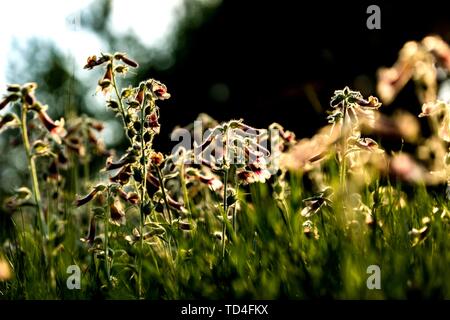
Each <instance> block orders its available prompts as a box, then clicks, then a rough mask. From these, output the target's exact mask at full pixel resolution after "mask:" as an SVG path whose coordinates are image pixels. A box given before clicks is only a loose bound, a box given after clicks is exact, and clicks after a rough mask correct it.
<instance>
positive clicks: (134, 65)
mask: <svg viewBox="0 0 450 320" xmlns="http://www.w3.org/2000/svg"><path fill="white" fill-rule="evenodd" d="M114 59H116V60H121V61H122V62H123V63H125V64H127V65H129V66H130V67H132V68H137V67H139V64H138V63H137V62H136V61H134V60H132V59H130V58H128V57H127V55H126V54H125V53H121V52H116V53H115V54H114Z"/></svg>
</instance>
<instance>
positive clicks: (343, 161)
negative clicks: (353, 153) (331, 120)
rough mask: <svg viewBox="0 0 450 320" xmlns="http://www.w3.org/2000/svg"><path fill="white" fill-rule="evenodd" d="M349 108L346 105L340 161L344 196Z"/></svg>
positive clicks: (345, 190)
mask: <svg viewBox="0 0 450 320" xmlns="http://www.w3.org/2000/svg"><path fill="white" fill-rule="evenodd" d="M347 112H348V111H347V106H345V105H344V117H343V119H342V127H341V139H342V145H341V159H340V172H339V182H340V184H341V187H342V190H343V191H344V194H345V193H346V192H347V184H346V182H347V179H346V170H347V169H346V162H347V159H346V156H347V155H346V154H347V139H348V137H347V132H346V130H347V128H346V126H347V123H346V118H347Z"/></svg>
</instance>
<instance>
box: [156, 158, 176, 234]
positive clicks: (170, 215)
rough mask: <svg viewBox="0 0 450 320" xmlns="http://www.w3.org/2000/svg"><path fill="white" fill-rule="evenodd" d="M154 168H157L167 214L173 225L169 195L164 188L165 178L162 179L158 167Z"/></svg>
mask: <svg viewBox="0 0 450 320" xmlns="http://www.w3.org/2000/svg"><path fill="white" fill-rule="evenodd" d="M154 167H155V169H156V173H157V175H158V180H159V184H160V186H161V192H162V195H163V199H164V204H165V205H166V209H167V214H168V217H169V222H170V224H171V225H172V213H171V212H170V207H169V201H167V194H166V190H165V188H164V181H163V178H162V174H161V169H160V168H159V167H158V166H157V165H154Z"/></svg>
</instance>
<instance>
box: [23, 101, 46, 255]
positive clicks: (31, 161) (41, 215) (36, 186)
mask: <svg viewBox="0 0 450 320" xmlns="http://www.w3.org/2000/svg"><path fill="white" fill-rule="evenodd" d="M21 115H22V119H21V131H22V139H23V145H24V147H25V152H26V155H27V160H28V169H29V170H30V175H31V182H32V185H33V196H34V201H35V202H36V209H37V214H38V223H39V229H40V230H41V232H42V233H43V236H44V239H47V238H48V230H47V224H46V221H45V215H44V211H43V210H42V204H41V194H40V191H39V182H38V178H37V172H36V164H35V162H34V158H33V154H32V153H31V147H30V140H29V138H28V131H27V108H26V106H25V105H23V106H22V114H21ZM44 239H43V241H42V242H43V245H45V240H44ZM43 249H44V250H45V247H44V248H43Z"/></svg>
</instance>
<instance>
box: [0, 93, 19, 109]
mask: <svg viewBox="0 0 450 320" xmlns="http://www.w3.org/2000/svg"><path fill="white" fill-rule="evenodd" d="M19 99H20V95H19V94H17V93H15V92H14V93H11V94H9V95H7V96H6V97H4V98H3V100H1V101H0V110H2V109H3V108H4V107H6V106H7V105H8V104H9V103H10V102H14V101H17V100H19Z"/></svg>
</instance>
